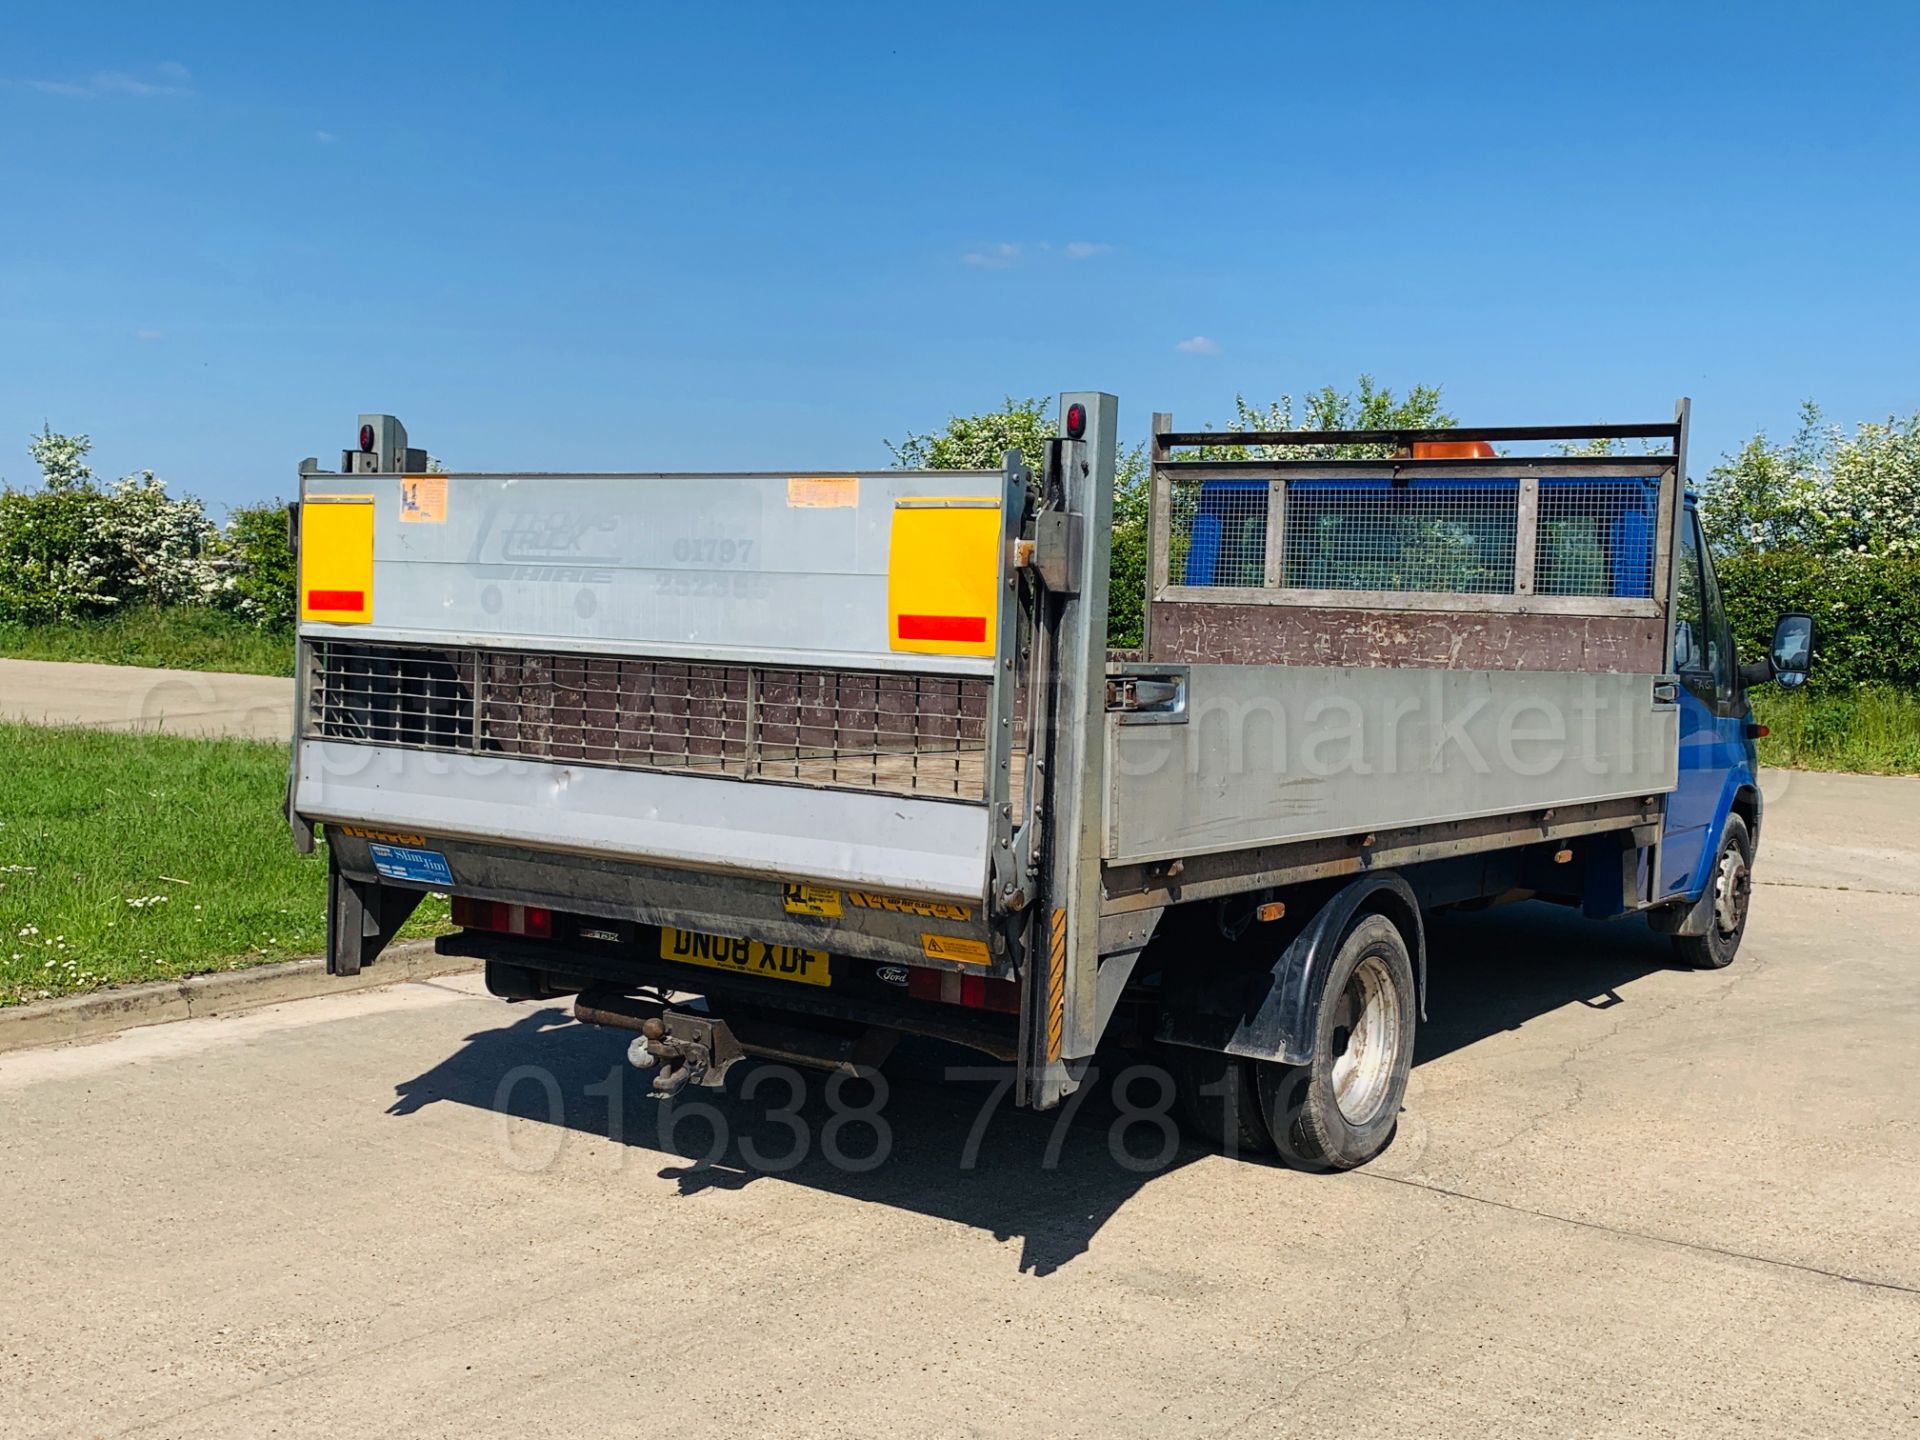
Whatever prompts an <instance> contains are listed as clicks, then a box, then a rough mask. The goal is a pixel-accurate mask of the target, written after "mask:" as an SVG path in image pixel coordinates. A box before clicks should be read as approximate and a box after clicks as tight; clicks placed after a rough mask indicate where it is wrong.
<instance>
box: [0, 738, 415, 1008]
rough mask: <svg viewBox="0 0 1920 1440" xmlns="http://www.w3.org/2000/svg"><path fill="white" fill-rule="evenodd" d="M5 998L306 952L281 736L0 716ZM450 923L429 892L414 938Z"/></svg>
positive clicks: (304, 897) (314, 873) (319, 864)
mask: <svg viewBox="0 0 1920 1440" xmlns="http://www.w3.org/2000/svg"><path fill="white" fill-rule="evenodd" d="M0 754H4V755H5V757H6V759H5V761H4V763H0V1005H12V1004H18V1003H20V1002H22V1001H26V1000H36V999H41V998H44V997H47V996H52V995H65V994H71V993H74V992H76V991H83V990H95V989H98V988H100V987H101V986H105V985H124V984H129V983H132V982H135V981H141V980H159V979H164V978H167V977H171V976H181V975H192V974H197V973H200V972H203V971H208V970H231V969H240V968H242V967H243V966H248V965H258V964H262V963H264V962H266V961H270V960H281V959H285V958H287V957H289V956H294V955H312V954H316V953H318V952H319V951H320V950H321V949H322V948H323V946H324V943H325V937H326V888H327V887H326V880H327V867H326V858H325V851H324V849H316V850H315V852H314V853H313V854H312V855H308V856H301V855H297V854H295V853H294V848H293V840H292V838H291V837H290V836H289V835H288V833H287V827H286V822H285V820H284V819H283V818H282V816H281V813H280V807H281V803H282V797H283V795H284V793H285V789H286V781H287V751H286V748H285V747H284V746H280V745H264V744H258V743H255V742H253V741H249V740H196V739H186V738H180V737H174V736H168V735H121V734H112V733H106V732H100V731H93V730H67V729H47V728H41V727H37V726H30V725H13V724H0ZM447 928H448V923H447V902H446V901H445V900H441V899H435V898H433V897H431V896H429V897H428V898H427V899H426V900H425V901H424V902H422V904H421V906H420V909H419V910H418V911H417V912H415V915H414V919H413V921H412V923H411V924H410V925H409V926H408V927H407V931H406V933H408V934H414V935H424V934H436V933H439V932H441V931H444V930H445V929H447Z"/></svg>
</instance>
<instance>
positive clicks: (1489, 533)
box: [1281, 481, 1520, 595]
mask: <svg viewBox="0 0 1920 1440" xmlns="http://www.w3.org/2000/svg"><path fill="white" fill-rule="evenodd" d="M1519 495H1520V489H1519V485H1518V483H1517V482H1515V481H1491V482H1485V483H1476V484H1472V485H1461V484H1447V485H1436V484H1430V483H1429V484H1414V485H1392V484H1388V483H1385V482H1358V481H1356V482H1334V483H1329V484H1326V485H1315V484H1299V485H1294V486H1292V487H1290V488H1289V489H1288V492H1287V512H1286V536H1285V549H1284V552H1283V555H1282V562H1281V574H1282V583H1283V584H1285V585H1286V586H1287V587H1289V588H1299V589H1308V590H1424V591H1438V592H1442V593H1447V594H1465V595H1493V594H1511V593H1512V591H1513V588H1514V580H1513V563H1514V561H1513V555H1514V534H1515V531H1516V524H1517V519H1518V511H1519Z"/></svg>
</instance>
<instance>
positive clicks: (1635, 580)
mask: <svg viewBox="0 0 1920 1440" xmlns="http://www.w3.org/2000/svg"><path fill="white" fill-rule="evenodd" d="M1657 493H1658V492H1657V490H1656V489H1655V487H1654V486H1653V484H1652V483H1650V482H1646V481H1640V480H1609V481H1605V482H1601V481H1583V482H1581V483H1579V484H1563V483H1555V482H1552V481H1548V482H1545V483H1543V484H1542V485H1541V486H1540V509H1539V516H1540V532H1539V539H1538V540H1537V542H1536V550H1535V554H1534V571H1533V574H1534V580H1533V588H1534V592H1535V593H1536V594H1539V595H1612V596H1618V597H1623V598H1628V597H1632V598H1644V597H1646V596H1650V595H1652V594H1653V548H1654V521H1653V514H1654V506H1655V503H1656V496H1657Z"/></svg>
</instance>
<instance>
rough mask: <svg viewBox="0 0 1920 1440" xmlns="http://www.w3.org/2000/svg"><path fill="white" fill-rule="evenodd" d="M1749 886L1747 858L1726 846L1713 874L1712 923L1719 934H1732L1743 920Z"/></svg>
mask: <svg viewBox="0 0 1920 1440" xmlns="http://www.w3.org/2000/svg"><path fill="white" fill-rule="evenodd" d="M1752 888H1753V887H1752V882H1751V880H1750V879H1749V877H1748V874H1747V863H1746V861H1745V860H1743V859H1742V858H1741V856H1740V852H1739V850H1738V849H1736V848H1735V847H1734V846H1731V845H1729V846H1728V847H1727V852H1726V854H1724V855H1722V856H1721V857H1720V867H1719V869H1718V870H1717V871H1716V872H1715V874H1714V877H1713V923H1714V924H1715V925H1716V926H1718V927H1719V930H1720V933H1721V934H1722V935H1731V934H1733V933H1734V932H1735V931H1737V930H1738V929H1739V928H1740V927H1741V926H1742V925H1744V924H1745V923H1746V920H1747V897H1748V896H1749V894H1750V893H1751V892H1752Z"/></svg>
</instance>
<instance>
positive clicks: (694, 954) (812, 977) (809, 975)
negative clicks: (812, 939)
mask: <svg viewBox="0 0 1920 1440" xmlns="http://www.w3.org/2000/svg"><path fill="white" fill-rule="evenodd" d="M660 958H661V959H662V960H678V961H679V962H680V963H681V964H682V965H704V966H705V967H706V968H707V969H709V970H731V971H733V972H734V973H735V974H737V975H764V976H766V977H767V978H769V979H772V980H793V981H797V982H798V983H799V984H802V985H831V984H832V983H833V977H832V976H831V975H829V974H828V973H827V952H826V951H824V950H803V949H801V948H800V947H799V946H798V945H768V944H766V943H764V942H762V941H759V940H735V939H732V938H730V937H728V936H725V935H702V934H699V933H698V932H696V931H693V930H669V929H665V928H662V929H661V931H660Z"/></svg>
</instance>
